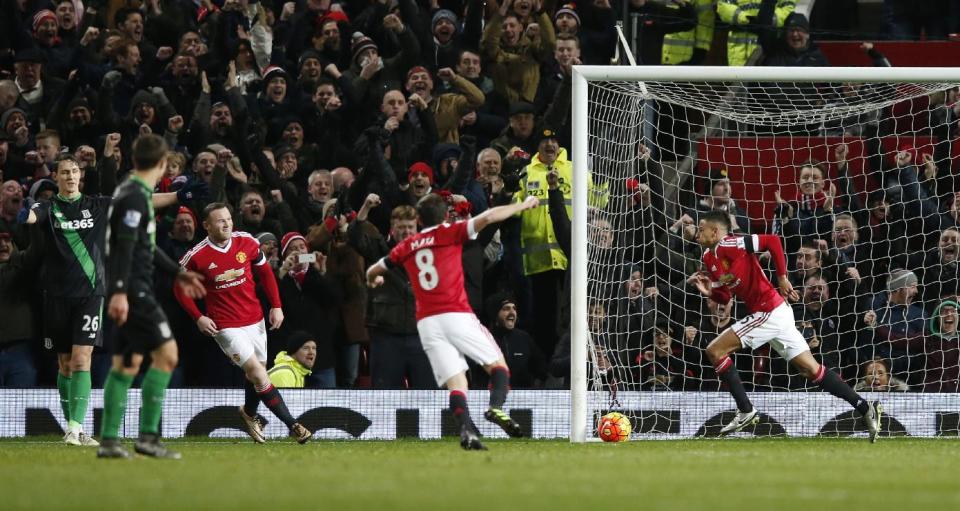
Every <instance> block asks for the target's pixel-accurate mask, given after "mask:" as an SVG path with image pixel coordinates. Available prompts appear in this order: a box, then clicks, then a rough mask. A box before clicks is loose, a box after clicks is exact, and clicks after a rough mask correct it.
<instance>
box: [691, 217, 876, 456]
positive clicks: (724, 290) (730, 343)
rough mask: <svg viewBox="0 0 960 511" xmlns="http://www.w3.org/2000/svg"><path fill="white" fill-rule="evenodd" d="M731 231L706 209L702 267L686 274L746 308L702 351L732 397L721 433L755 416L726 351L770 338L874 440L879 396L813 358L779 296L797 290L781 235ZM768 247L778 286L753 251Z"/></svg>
mask: <svg viewBox="0 0 960 511" xmlns="http://www.w3.org/2000/svg"><path fill="white" fill-rule="evenodd" d="M729 232H730V218H729V216H728V215H727V214H726V213H724V212H720V211H711V212H709V213H706V214H704V215H703V216H701V217H700V224H699V229H698V231H697V243H699V244H700V246H702V247H703V248H704V252H703V265H704V267H705V269H704V270H703V271H700V272H698V273H696V274H694V275H693V276H691V277H690V278H689V279H688V280H687V282H689V283H690V284H692V285H694V286H696V288H697V289H698V290H699V291H700V292H701V293H702V294H703V295H705V296H709V297H710V298H711V299H713V301H715V302H717V303H720V304H725V303H728V302H729V301H730V299H731V298H732V296H736V297H737V298H740V299H741V300H743V301H744V302H745V303H746V305H747V310H748V311H749V312H750V314H748V315H747V316H746V317H745V318H743V319H741V320H740V321H737V322H736V323H734V324H733V326H731V327H730V328H728V329H727V330H726V331H724V332H723V333H721V334H720V336H719V337H717V338H716V339H714V340H713V342H711V343H710V345H709V346H707V356H708V357H709V358H710V362H712V363H713V367H714V369H715V370H716V372H717V375H718V376H719V377H720V379H721V380H723V382H725V383H726V384H727V387H728V388H729V390H730V394H732V395H733V399H734V400H735V401H736V402H737V409H738V411H737V415H736V417H734V419H733V420H732V421H730V423H729V424H727V425H726V426H724V427H723V429H721V430H720V432H721V433H723V434H726V433H732V432H735V431H740V430H741V429H743V428H745V427H746V426H747V425H749V424H756V423H757V422H758V421H759V418H758V417H757V411H756V409H754V408H753V404H751V403H750V399H749V398H748V397H747V392H746V390H745V389H744V387H743V383H742V382H741V381H740V375H739V374H738V373H737V368H736V366H735V365H734V363H733V360H731V359H730V354H731V353H733V352H734V351H737V350H739V349H740V348H742V347H747V348H750V349H756V348H759V347H760V346H763V345H764V344H766V343H768V342H769V343H770V346H771V347H773V349H774V350H776V351H777V353H779V354H780V356H781V357H783V358H784V359H786V360H787V361H788V362H790V363H792V364H793V366H794V367H796V368H797V370H799V371H800V374H802V375H803V376H804V377H806V378H808V379H810V380H811V381H812V382H813V383H815V384H817V385H819V386H820V387H821V388H822V389H823V390H826V391H827V392H829V393H830V394H833V395H834V396H836V397H838V398H840V399H843V400H844V401H846V402H848V403H850V404H851V405H853V407H854V408H856V410H857V411H858V412H860V414H861V415H862V416H863V418H864V420H865V422H866V426H867V431H868V433H869V436H870V441H871V442H875V441H876V439H877V434H878V433H879V432H880V416H881V414H882V413H883V408H882V406H881V405H880V402H879V401H875V402H873V403H870V402H867V401H866V400H865V399H863V398H862V397H860V396H859V395H858V394H857V393H856V392H855V391H854V390H853V389H852V388H850V386H849V385H847V384H846V383H844V382H843V380H841V379H840V377H839V376H838V375H837V373H835V372H833V371H828V370H827V368H826V367H824V366H822V365H820V364H819V363H817V361H816V360H815V359H814V358H813V355H811V354H810V348H809V347H808V346H807V341H806V340H805V339H804V338H803V335H802V334H800V332H799V331H797V327H796V324H795V322H794V318H793V309H791V308H790V306H789V305H788V304H787V303H786V301H785V300H784V298H789V299H790V300H796V299H797V298H798V296H797V292H796V290H794V289H793V286H792V285H791V284H790V280H789V279H787V262H786V258H785V257H784V255H783V247H782V246H781V244H780V237H779V236H776V235H772V234H759V235H757V234H755V235H753V236H742V237H741V236H734V235H731V234H729ZM763 251H766V252H770V254H771V255H772V256H773V262H774V264H775V265H776V268H777V285H778V287H779V292H778V290H777V289H775V288H774V287H773V285H772V284H770V281H769V280H767V277H766V275H764V274H763V270H762V269H761V268H760V263H759V261H758V260H757V255H756V253H757V252H763Z"/></svg>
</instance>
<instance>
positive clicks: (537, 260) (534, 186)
mask: <svg viewBox="0 0 960 511" xmlns="http://www.w3.org/2000/svg"><path fill="white" fill-rule="evenodd" d="M543 135H544V138H543V139H541V140H540V144H539V146H538V150H537V154H535V155H533V159H532V160H531V162H530V164H529V165H527V167H526V176H525V177H524V178H523V179H522V180H521V181H520V190H519V191H518V192H517V193H516V194H514V200H515V201H520V202H522V201H523V200H525V199H526V198H527V197H536V198H538V199H540V206H539V207H536V208H532V209H528V210H525V211H523V212H522V213H520V250H521V253H522V254H523V273H524V274H525V275H534V274H536V273H542V272H545V271H550V270H566V269H567V256H566V255H564V253H563V250H561V249H560V245H559V244H558V243H557V236H556V234H555V233H554V232H553V222H551V221H550V209H549V206H547V203H548V187H547V174H548V173H549V172H550V171H551V170H555V171H557V174H559V182H560V190H561V191H562V192H563V202H564V204H565V205H566V208H567V215H569V216H570V218H573V206H572V199H573V188H572V182H573V181H572V180H573V163H572V162H570V160H568V159H567V150H566V149H563V148H561V147H560V144H558V143H557V139H556V137H555V135H554V133H553V132H552V131H550V130H544V132H543ZM581 172H582V173H580V174H579V175H580V176H581V177H582V176H586V177H587V179H589V184H588V187H589V190H590V197H589V198H588V203H589V204H590V206H591V207H596V208H603V207H606V205H607V201H608V200H609V193H608V192H607V186H606V185H605V184H604V185H601V186H594V184H593V179H592V178H591V177H590V174H589V172H588V171H587V170H586V169H584V170H583V171H581Z"/></svg>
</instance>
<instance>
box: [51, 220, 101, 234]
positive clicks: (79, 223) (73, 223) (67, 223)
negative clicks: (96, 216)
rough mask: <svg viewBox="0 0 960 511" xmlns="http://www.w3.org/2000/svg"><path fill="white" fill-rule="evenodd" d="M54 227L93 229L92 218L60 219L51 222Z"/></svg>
mask: <svg viewBox="0 0 960 511" xmlns="http://www.w3.org/2000/svg"><path fill="white" fill-rule="evenodd" d="M53 227H54V229H66V230H70V231H78V230H80V229H93V219H92V218H84V219H82V220H60V221H57V222H54V223H53Z"/></svg>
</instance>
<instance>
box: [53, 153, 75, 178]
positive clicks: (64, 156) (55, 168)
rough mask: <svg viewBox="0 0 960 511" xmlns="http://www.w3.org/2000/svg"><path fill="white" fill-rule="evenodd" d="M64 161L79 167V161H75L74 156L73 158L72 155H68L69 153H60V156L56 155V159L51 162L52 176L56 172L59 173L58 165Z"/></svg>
mask: <svg viewBox="0 0 960 511" xmlns="http://www.w3.org/2000/svg"><path fill="white" fill-rule="evenodd" d="M65 161H69V162H71V163H74V164H76V166H77V167H79V166H80V162H79V161H78V160H77V158H76V157H75V156H73V155H72V154H69V153H60V154H58V155H57V158H56V159H55V160H53V173H54V174H56V173H57V172H60V163H62V162H65Z"/></svg>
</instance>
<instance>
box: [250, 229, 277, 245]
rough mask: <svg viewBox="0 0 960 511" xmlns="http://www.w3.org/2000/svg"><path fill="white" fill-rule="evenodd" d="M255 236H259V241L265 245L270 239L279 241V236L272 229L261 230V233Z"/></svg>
mask: <svg viewBox="0 0 960 511" xmlns="http://www.w3.org/2000/svg"><path fill="white" fill-rule="evenodd" d="M254 237H255V238H257V241H258V242H260V244H261V245H263V244H264V243H266V242H268V241H272V242H274V243H276V242H277V237H276V236H275V235H274V234H273V233H272V232H270V231H264V232H261V233H260V234H258V235H256V236H254Z"/></svg>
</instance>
